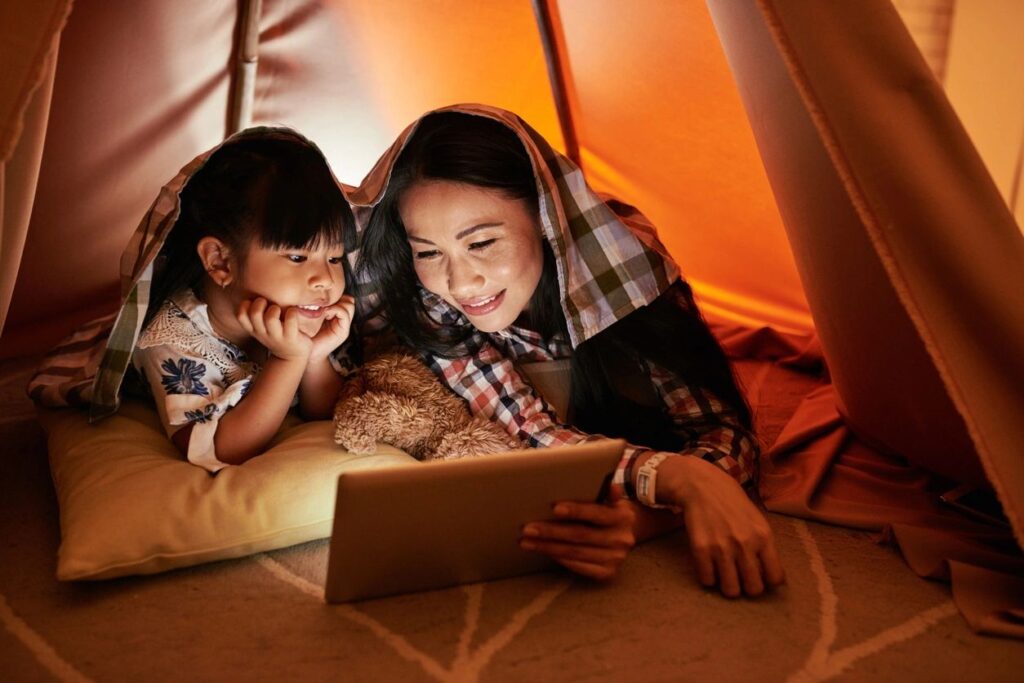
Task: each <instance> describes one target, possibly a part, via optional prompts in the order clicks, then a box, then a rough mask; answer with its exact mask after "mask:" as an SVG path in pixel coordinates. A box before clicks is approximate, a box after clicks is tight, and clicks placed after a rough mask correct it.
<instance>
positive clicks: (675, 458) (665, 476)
mask: <svg viewBox="0 0 1024 683" xmlns="http://www.w3.org/2000/svg"><path fill="white" fill-rule="evenodd" d="M654 454H655V452H654V451H649V452H647V453H642V454H641V455H640V456H639V457H638V458H637V459H636V460H635V461H634V462H633V463H632V467H631V468H630V470H631V471H630V472H629V475H630V480H631V484H632V485H633V488H634V490H636V486H637V482H636V477H637V476H638V475H639V472H640V470H641V469H642V468H643V466H644V464H645V463H646V462H647V460H649V459H650V458H651V457H652V456H653V455H654ZM695 460H698V458H693V457H689V456H686V455H681V454H678V453H671V454H668V457H667V458H665V459H664V460H662V461H661V462H660V463H659V464H658V466H657V476H656V477H655V481H654V485H655V490H654V501H655V502H656V503H658V504H659V505H669V506H672V507H682V506H683V505H685V503H686V501H687V499H688V498H689V497H690V495H689V494H690V488H691V484H692V477H691V476H690V472H691V470H692V469H693V461H695Z"/></svg>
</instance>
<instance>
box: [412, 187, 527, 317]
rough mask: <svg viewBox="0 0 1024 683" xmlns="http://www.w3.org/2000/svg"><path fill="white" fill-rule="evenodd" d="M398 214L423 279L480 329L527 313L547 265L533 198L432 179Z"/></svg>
mask: <svg viewBox="0 0 1024 683" xmlns="http://www.w3.org/2000/svg"><path fill="white" fill-rule="evenodd" d="M399 212H400V213H401V215H402V222H403V223H404V224H405V231H406V235H407V237H408V239H409V245H410V246H411V247H412V258H413V265H414V266H415V268H416V275H417V276H418V277H419V279H420V282H421V283H423V286H424V287H425V288H426V289H428V290H430V291H431V292H434V293H435V294H437V295H439V296H441V297H442V298H443V299H444V300H445V301H447V302H448V303H449V304H451V305H452V306H455V307H456V308H458V309H459V310H460V311H462V312H463V313H465V314H466V317H467V318H469V321H470V322H471V323H472V324H473V325H474V326H475V327H476V328H477V329H478V330H481V331H482V332H497V331H498V330H502V329H505V328H506V327H508V326H509V325H511V324H512V323H513V322H515V320H516V318H518V317H519V315H520V314H521V313H522V312H523V311H525V310H526V308H527V306H528V305H529V303H530V298H531V297H532V296H533V292H534V290H535V289H537V283H539V282H540V276H541V270H542V268H543V265H544V252H543V250H542V246H541V235H540V229H539V226H538V222H537V220H538V219H537V215H536V214H535V213H534V212H533V211H531V209H530V202H528V201H527V200H525V199H510V198H508V197H507V196H506V195H505V194H504V193H502V192H500V191H498V190H492V189H488V188H482V187H478V186H476V185H468V184H465V183H455V182H450V181H443V180H426V181H419V182H417V183H415V184H414V185H412V186H411V187H410V188H409V189H408V190H406V191H405V193H404V194H403V195H402V198H401V200H400V201H399Z"/></svg>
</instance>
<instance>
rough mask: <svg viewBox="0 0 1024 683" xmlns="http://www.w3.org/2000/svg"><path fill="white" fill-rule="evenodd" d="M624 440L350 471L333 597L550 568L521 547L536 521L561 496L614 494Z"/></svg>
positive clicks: (340, 498)
mask: <svg viewBox="0 0 1024 683" xmlns="http://www.w3.org/2000/svg"><path fill="white" fill-rule="evenodd" d="M624 447H625V443H624V442H623V441H622V440H618V439H602V440H600V441H589V442H587V443H582V444H578V445H574V446H562V447H557V448H538V449H527V450H520V451H512V452H508V453H499V454H494V455H485V456H481V457H476V458H463V459H459V460H443V461H429V462H424V463H411V464H409V465H403V466H397V467H392V468H387V469H375V470H356V471H352V472H345V473H344V474H342V475H341V476H340V477H339V478H338V495H337V501H336V503H335V510H334V530H333V533H332V534H331V543H330V552H329V555H328V560H327V585H326V587H325V591H324V596H325V599H326V600H327V602H348V601H352V600H361V599H365V598H373V597H381V596H385V595H394V594H397V593H409V592H413V591H421V590H428V589H434V588H443V587H446V586H453V585H457V584H462V583H473V582H477V581H487V580H491V579H500V578H506V577H510V576H518V575H520V574H526V573H530V572H535V571H540V570H543V569H547V568H550V567H552V566H553V564H554V563H553V562H552V561H551V560H549V559H548V558H546V557H545V556H543V555H540V554H537V553H531V552H526V551H524V550H521V549H520V548H519V538H520V534H521V531H522V527H523V525H524V524H526V523H527V522H532V521H538V520H544V519H553V518H554V517H553V515H552V512H551V508H552V505H553V504H554V503H555V502H557V501H560V500H577V501H595V500H598V498H599V497H600V496H602V495H603V494H604V488H605V487H606V486H607V484H608V482H610V480H611V475H612V473H613V472H614V471H615V468H616V466H617V465H618V462H619V460H620V458H621V457H622V453H623V448H624Z"/></svg>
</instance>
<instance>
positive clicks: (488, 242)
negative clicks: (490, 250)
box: [469, 238, 498, 251]
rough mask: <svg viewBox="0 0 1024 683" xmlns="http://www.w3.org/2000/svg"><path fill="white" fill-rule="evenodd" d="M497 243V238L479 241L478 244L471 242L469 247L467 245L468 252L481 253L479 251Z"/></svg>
mask: <svg viewBox="0 0 1024 683" xmlns="http://www.w3.org/2000/svg"><path fill="white" fill-rule="evenodd" d="M497 241H498V239H497V238H492V239H489V240H481V241H480V242H471V243H470V245H469V250H470V251H481V250H483V249H486V248H487V247H489V246H491V245H492V244H494V243H495V242H497Z"/></svg>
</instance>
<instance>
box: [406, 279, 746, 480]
mask: <svg viewBox="0 0 1024 683" xmlns="http://www.w3.org/2000/svg"><path fill="white" fill-rule="evenodd" d="M423 296H424V302H425V304H426V305H427V307H428V312H429V314H430V316H431V318H432V319H434V320H439V321H442V322H443V323H444V324H449V325H451V324H456V325H469V322H468V320H466V318H465V317H464V316H462V314H461V313H459V312H458V311H456V310H455V309H453V308H452V307H451V306H449V305H448V304H447V303H446V302H445V301H444V300H443V299H441V298H440V297H438V296H436V295H434V294H430V293H427V292H424V295H423ZM467 346H468V347H469V348H470V349H471V350H472V351H471V355H469V356H466V357H463V358H455V359H450V358H443V357H440V356H436V355H433V354H424V359H425V360H426V362H427V364H428V365H429V366H430V367H431V369H433V370H434V372H435V373H436V374H437V375H438V376H439V377H441V378H442V379H443V380H444V381H445V383H446V384H447V385H448V386H449V388H451V390H452V391H453V392H455V393H456V394H457V395H458V396H460V397H461V398H462V399H463V400H465V401H466V402H467V403H468V404H469V407H470V410H471V412H472V413H473V414H475V415H481V416H483V417H486V418H488V419H490V420H494V421H496V422H498V423H499V424H501V425H502V426H503V427H504V428H505V429H506V430H508V432H509V433H511V434H514V435H515V436H517V437H519V439H520V440H522V441H523V442H524V443H526V444H528V445H529V446H531V447H535V448H545V447H551V446H565V445H570V444H574V443H580V442H582V441H588V440H592V439H596V438H602V437H601V436H600V435H587V434H583V433H581V432H579V431H577V430H576V429H574V428H573V427H571V426H568V425H565V424H562V423H560V422H559V421H558V419H557V417H556V416H555V412H554V410H552V408H551V406H550V405H549V404H548V403H547V402H546V401H545V400H544V398H543V397H540V396H538V395H537V394H536V393H535V392H534V390H533V388H532V387H531V386H530V384H529V383H528V382H527V381H526V380H525V379H523V377H522V376H521V375H520V373H519V372H518V371H517V370H516V363H517V362H534V361H548V360H559V359H563V358H569V357H571V355H572V346H571V345H570V344H569V343H568V342H567V341H566V340H565V339H563V338H556V339H554V340H551V341H545V340H544V339H543V338H542V337H541V336H540V335H538V334H537V333H536V332H533V331H532V330H528V329H525V328H521V327H516V326H512V327H509V328H506V329H504V330H500V331H498V332H495V333H492V334H482V333H478V334H475V335H474V336H473V337H472V338H471V339H470V340H469V341H468V342H467ZM638 362H639V368H638V371H639V372H640V373H642V374H643V375H644V376H646V377H647V378H648V380H649V381H650V383H651V386H652V388H653V389H654V392H655V394H656V395H657V397H658V398H659V399H660V401H661V404H662V409H663V410H664V411H665V412H666V413H667V414H668V415H669V416H670V417H671V419H672V423H673V426H674V430H675V431H676V432H677V433H679V434H681V435H684V436H685V437H686V439H687V442H686V446H685V447H684V449H683V450H682V453H684V454H686V455H692V456H697V457H700V458H703V459H704V460H707V461H708V462H712V463H714V464H716V465H717V466H719V467H721V468H722V469H723V470H725V471H726V472H727V473H728V474H729V475H730V476H732V477H733V478H734V479H735V480H736V481H737V482H739V483H740V484H741V485H743V486H748V485H752V484H753V482H754V468H755V462H756V457H757V454H758V447H757V442H756V440H755V439H754V438H753V436H752V435H751V434H750V432H749V431H747V430H746V429H745V428H744V427H743V426H742V425H741V424H740V423H739V421H738V420H737V419H736V415H735V413H734V412H733V411H732V410H731V409H729V408H728V407H726V406H725V405H723V404H722V403H721V402H720V401H719V400H718V399H717V398H715V397H714V396H713V395H711V394H710V393H709V392H708V391H706V390H703V389H701V388H700V387H697V386H694V385H692V384H687V383H686V382H685V381H684V380H683V379H682V378H681V377H679V376H678V375H676V374H674V373H672V372H671V371H669V370H666V369H665V368H662V367H659V366H657V365H655V364H653V363H651V362H649V361H646V360H642V359H638ZM647 450H648V449H646V448H642V447H638V446H634V445H628V446H627V448H626V451H625V454H624V456H623V458H622V460H621V461H620V463H619V466H618V468H617V469H616V472H615V476H614V477H613V479H612V481H613V483H617V484H620V485H622V486H623V489H624V490H625V491H626V493H627V495H629V496H631V497H632V496H633V490H632V489H633V487H632V481H631V477H630V476H629V475H630V471H631V469H630V468H631V467H632V463H633V462H634V461H635V459H636V458H637V457H638V456H639V455H640V454H641V453H643V452H645V451H647Z"/></svg>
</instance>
